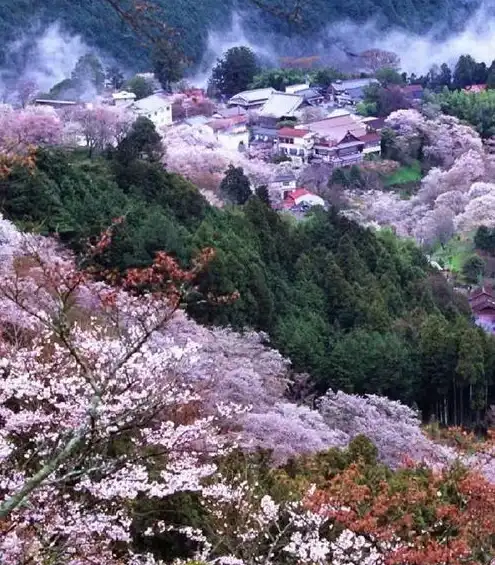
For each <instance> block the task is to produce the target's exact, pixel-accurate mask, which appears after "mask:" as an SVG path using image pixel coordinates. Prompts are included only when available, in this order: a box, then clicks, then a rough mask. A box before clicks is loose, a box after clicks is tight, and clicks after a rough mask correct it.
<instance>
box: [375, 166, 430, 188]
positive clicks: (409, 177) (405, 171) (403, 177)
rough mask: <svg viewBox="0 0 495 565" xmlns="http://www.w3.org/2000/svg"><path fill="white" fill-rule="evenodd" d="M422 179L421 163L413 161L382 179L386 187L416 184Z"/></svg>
mask: <svg viewBox="0 0 495 565" xmlns="http://www.w3.org/2000/svg"><path fill="white" fill-rule="evenodd" d="M421 178H422V172H421V163H420V162H419V161H413V163H412V164H411V165H408V166H403V167H400V168H398V169H397V170H396V171H394V172H393V173H391V174H390V175H387V176H385V177H384V179H383V184H384V186H386V187H392V186H399V185H402V184H408V183H418V182H419V181H420V180H421Z"/></svg>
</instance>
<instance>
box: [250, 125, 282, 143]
mask: <svg viewBox="0 0 495 565" xmlns="http://www.w3.org/2000/svg"><path fill="white" fill-rule="evenodd" d="M251 135H252V137H253V141H259V142H263V143H272V144H273V143H275V142H276V141H277V139H278V129H277V128H276V127H275V126H263V125H254V126H252V127H251Z"/></svg>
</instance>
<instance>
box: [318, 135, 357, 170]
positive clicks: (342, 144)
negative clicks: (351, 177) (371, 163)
mask: <svg viewBox="0 0 495 565" xmlns="http://www.w3.org/2000/svg"><path fill="white" fill-rule="evenodd" d="M364 146H365V141H363V140H362V139H360V137H357V136H356V135H354V134H353V133H351V132H350V131H348V132H347V133H346V134H345V135H343V136H342V138H340V139H338V138H332V137H319V138H317V139H316V140H315V142H314V153H313V155H314V160H316V161H323V162H325V163H330V164H332V165H333V166H335V167H348V166H351V165H355V164H357V163H360V162H361V161H362V160H363V154H364Z"/></svg>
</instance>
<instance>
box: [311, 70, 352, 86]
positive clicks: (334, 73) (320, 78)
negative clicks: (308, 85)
mask: <svg viewBox="0 0 495 565" xmlns="http://www.w3.org/2000/svg"><path fill="white" fill-rule="evenodd" d="M346 78H348V77H347V76H346V75H345V74H344V73H342V72H341V71H338V70H337V69H334V68H332V67H324V68H322V69H318V70H317V71H315V72H314V73H312V74H311V82H312V83H314V84H316V85H318V86H322V87H324V88H328V87H329V86H330V85H331V84H332V82H334V81H336V80H344V79H346Z"/></svg>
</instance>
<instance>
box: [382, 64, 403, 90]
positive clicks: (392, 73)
mask: <svg viewBox="0 0 495 565" xmlns="http://www.w3.org/2000/svg"><path fill="white" fill-rule="evenodd" d="M375 77H376V78H377V79H378V80H379V81H380V84H381V85H382V86H389V85H391V84H398V85H402V84H404V78H403V76H402V75H401V74H400V73H399V72H397V70H396V69H390V68H388V67H383V68H382V69H378V70H377V71H376V73H375Z"/></svg>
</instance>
